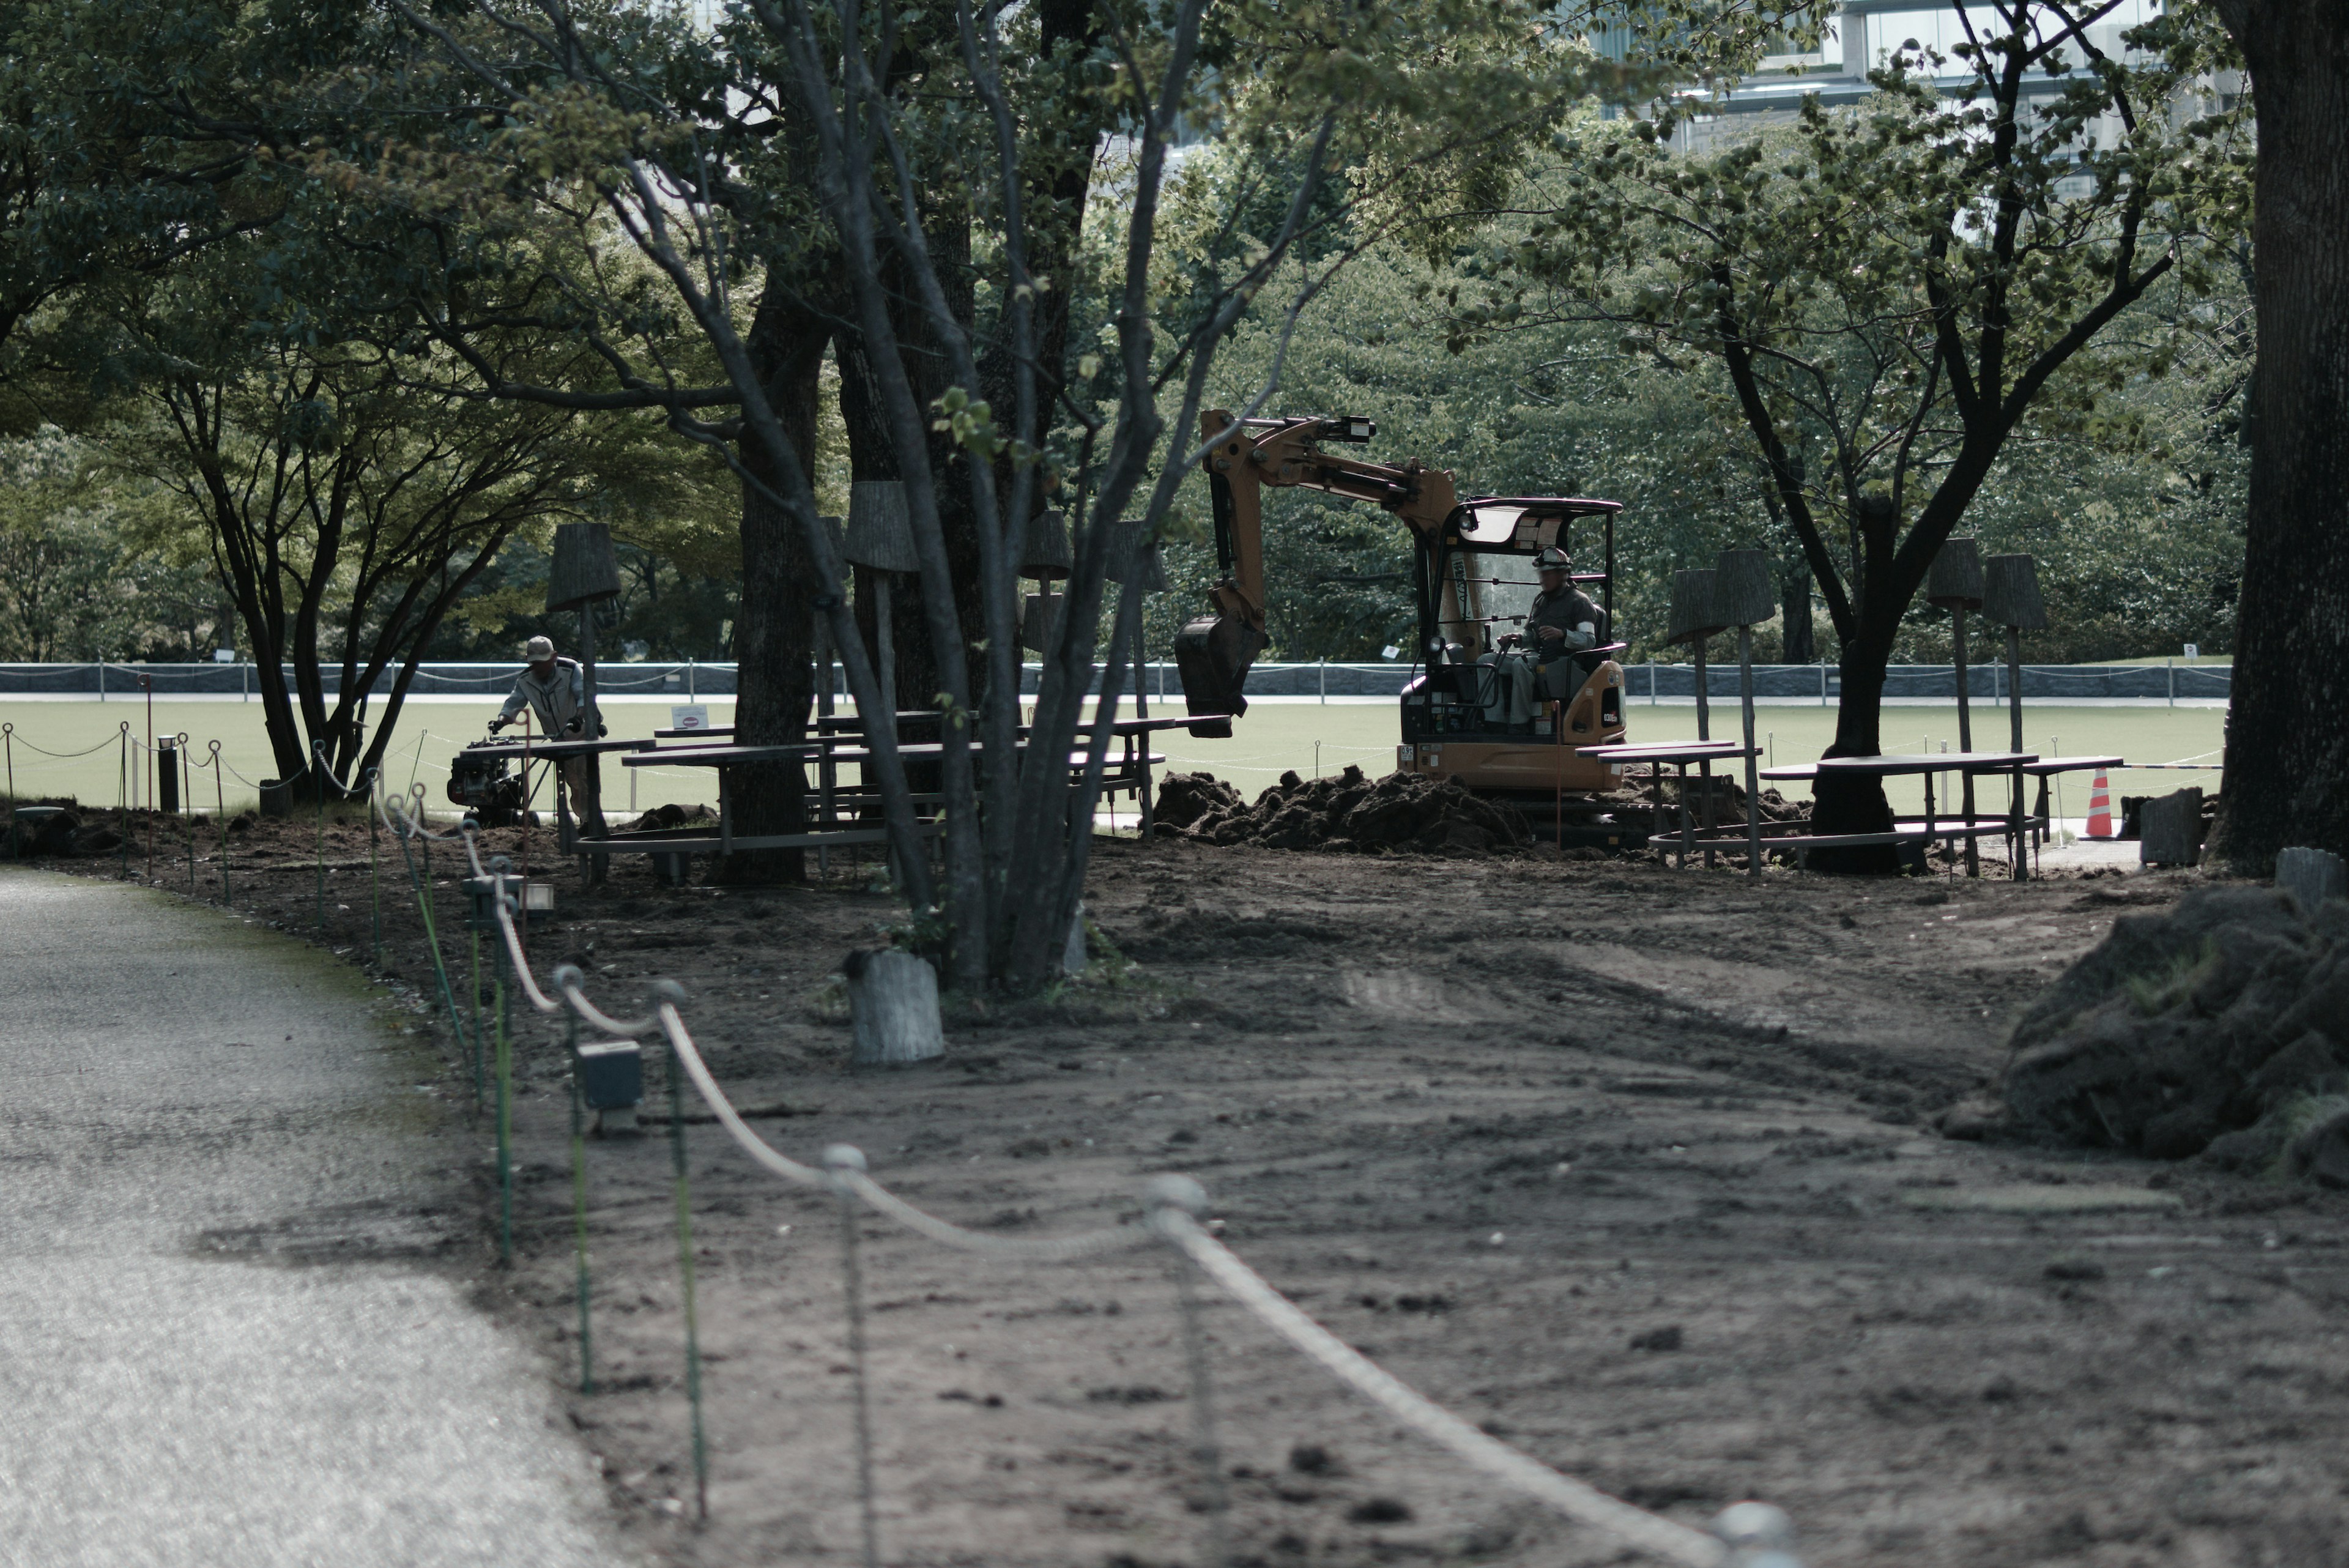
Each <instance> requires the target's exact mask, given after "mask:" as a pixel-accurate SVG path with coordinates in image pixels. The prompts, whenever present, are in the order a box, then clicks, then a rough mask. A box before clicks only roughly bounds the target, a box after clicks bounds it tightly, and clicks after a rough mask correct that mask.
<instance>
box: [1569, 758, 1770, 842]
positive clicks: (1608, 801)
mask: <svg viewBox="0 0 2349 1568" xmlns="http://www.w3.org/2000/svg"><path fill="white" fill-rule="evenodd" d="M1655 793H1656V792H1655V788H1654V786H1652V785H1651V784H1649V783H1648V782H1647V780H1646V779H1644V778H1643V779H1641V780H1640V782H1639V783H1638V784H1628V783H1627V784H1625V785H1624V787H1622V788H1620V789H1618V790H1616V791H1614V792H1613V793H1612V794H1606V795H1602V796H1600V797H1599V802H1598V804H1599V807H1600V809H1602V810H1604V811H1605V812H1606V813H1607V815H1609V816H1612V817H1613V818H1614V819H1615V820H1616V821H1617V822H1618V823H1619V824H1621V825H1622V826H1625V827H1628V828H1630V829H1632V830H1633V831H1634V832H1636V833H1637V834H1639V835H1640V842H1641V846H1642V847H1644V846H1645V840H1646V836H1647V835H1649V834H1651V833H1671V832H1677V831H1678V830H1679V828H1680V825H1681V816H1680V799H1681V790H1680V781H1679V780H1677V779H1675V778H1671V777H1669V776H1668V777H1666V778H1665V780H1664V781H1663V797H1664V798H1663V806H1662V809H1661V810H1659V809H1657V805H1656V801H1655ZM1712 794H1713V826H1714V827H1715V828H1716V829H1720V828H1723V827H1728V826H1733V825H1735V824H1739V823H1743V822H1744V820H1745V789H1744V785H1742V784H1739V783H1738V782H1737V781H1736V780H1735V779H1733V778H1728V777H1723V776H1719V775H1716V776H1715V777H1714V779H1713V790H1712ZM1688 795H1689V805H1690V808H1691V810H1692V811H1693V812H1694V813H1695V815H1696V823H1697V826H1698V827H1699V828H1700V829H1702V826H1703V825H1704V800H1705V789H1704V780H1703V778H1702V776H1700V775H1698V774H1690V775H1689V781H1688ZM1810 815H1811V813H1810V807H1809V806H1807V805H1802V804H1799V803H1797V802H1795V801H1791V800H1788V799H1787V798H1786V797H1785V795H1783V794H1779V793H1778V792H1777V791H1776V790H1775V789H1764V791H1763V792H1762V820H1763V821H1764V822H1806V821H1808V820H1809V819H1810Z"/></svg>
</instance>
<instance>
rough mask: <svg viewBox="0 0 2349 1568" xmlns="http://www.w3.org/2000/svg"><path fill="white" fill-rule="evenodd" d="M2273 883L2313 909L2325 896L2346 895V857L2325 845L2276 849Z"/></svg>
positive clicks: (2348, 886) (2348, 879)
mask: <svg viewBox="0 0 2349 1568" xmlns="http://www.w3.org/2000/svg"><path fill="white" fill-rule="evenodd" d="M2275 885H2276V886H2277V887H2278V888H2282V890H2283V891H2285V892H2287V893H2290V894H2291V895H2292V897H2293V898H2297V899H2299V900H2300V907H2301V908H2302V909H2306V910H2309V911H2311V912H2313V911H2314V910H2315V909H2316V906H2317V905H2319V904H2321V903H2323V902H2324V900H2325V899H2327V898H2349V861H2344V860H2343V859H2342V858H2341V857H2339V856H2338V855H2335V854H2333V852H2332V851H2330V850H2326V849H2279V850H2277V851H2276V869H2275Z"/></svg>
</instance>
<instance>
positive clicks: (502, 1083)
mask: <svg viewBox="0 0 2349 1568" xmlns="http://www.w3.org/2000/svg"><path fill="white" fill-rule="evenodd" d="M506 866H507V861H506V858H505V857H504V856H502V855H501V856H499V857H496V858H495V859H493V860H492V861H491V862H490V897H491V898H492V899H494V900H495V904H494V906H493V907H494V908H496V909H506V908H509V907H511V909H512V912H513V916H514V919H516V920H521V919H526V918H527V917H526V916H524V915H523V912H522V900H521V899H519V898H509V897H508V896H507V893H506ZM497 938H498V940H497V971H496V974H497V979H496V981H495V983H496V985H497V995H496V999H495V1003H494V1004H495V1006H496V1009H497V1015H498V1037H497V1038H498V1262H500V1263H501V1264H503V1265H507V1266H511V1265H512V1262H513V982H512V981H511V980H510V979H509V978H508V971H509V969H510V968H511V966H512V962H513V955H512V951H511V950H509V949H508V948H507V946H506V942H505V933H504V932H502V931H500V932H498V933H497Z"/></svg>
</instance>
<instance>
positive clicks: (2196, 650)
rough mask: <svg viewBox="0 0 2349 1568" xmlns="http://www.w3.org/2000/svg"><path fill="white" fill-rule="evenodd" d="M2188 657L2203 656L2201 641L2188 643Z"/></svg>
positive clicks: (2196, 657)
mask: <svg viewBox="0 0 2349 1568" xmlns="http://www.w3.org/2000/svg"><path fill="white" fill-rule="evenodd" d="M2186 657H2187V658H2188V659H2199V658H2201V657H2202V645H2201V644H2200V643H2199V642H2189V643H2188V644H2187V645H2186Z"/></svg>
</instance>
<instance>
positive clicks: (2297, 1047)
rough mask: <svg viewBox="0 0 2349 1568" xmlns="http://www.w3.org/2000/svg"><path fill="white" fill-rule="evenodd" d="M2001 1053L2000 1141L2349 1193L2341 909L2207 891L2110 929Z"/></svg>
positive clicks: (2348, 989)
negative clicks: (2182, 1163) (2255, 1172)
mask: <svg viewBox="0 0 2349 1568" xmlns="http://www.w3.org/2000/svg"><path fill="white" fill-rule="evenodd" d="M2002 1089H2003V1093H2004V1099H2005V1104H2004V1107H2003V1109H2004V1118H2005V1121H2006V1123H2007V1124H2008V1126H2009V1127H2012V1128H2013V1130H2016V1131H2020V1132H2024V1133H2030V1134H2035V1135H2039V1136H2043V1137H2044V1136H2053V1137H2057V1138H2060V1139H2062V1140H2063V1141H2064V1142H2067V1143H2074V1144H2085V1145H2088V1146H2091V1147H2114V1148H2123V1149H2129V1150H2133V1151H2136V1152H2139V1153H2143V1154H2146V1155H2149V1156H2151V1157H2153V1158H2158V1159H2185V1158H2189V1157H2192V1156H2195V1155H2201V1156H2203V1157H2205V1158H2208V1159H2209V1161H2210V1162H2211V1163H2213V1164H2216V1165H2218V1166H2220V1167H2221V1168H2227V1169H2236V1170H2244V1169H2253V1168H2271V1167H2276V1166H2277V1165H2278V1164H2279V1162H2281V1166H2282V1170H2283V1171H2284V1172H2285V1173H2287V1174H2291V1175H2296V1176H2302V1177H2309V1178H2313V1179H2316V1180H2318V1181H2320V1182H2323V1184H2325V1185H2328V1186H2344V1187H2349V1098H2341V1097H2338V1096H2341V1095H2342V1093H2343V1091H2344V1090H2349V904H2344V903H2342V902H2339V901H2328V902H2327V903H2325V904H2324V905H2323V906H2322V907H2320V908H2319V909H2315V910H2313V911H2311V910H2306V909H2302V907H2301V906H2300V905H2299V903H2298V902H2296V901H2295V900H2294V899H2293V898H2292V896H2291V895H2289V894H2286V893H2281V892H2277V891H2275V890H2274V889H2272V888H2210V889H2207V890H2204V891H2200V892H2197V893H2193V894H2190V895H2189V896H2188V897H2187V898H2184V899H2183V900H2181V901H2180V902H2179V904H2178V908H2177V909H2176V910H2175V911H2174V912H2172V913H2170V914H2168V915H2162V916H2150V915H2141V916H2135V917H2130V918H2126V919H2121V920H2118V921H2116V922H2115V924H2114V926H2113V931H2112V934H2111V935H2110V936H2109V937H2107V938H2106V940H2104V942H2103V943H2102V944H2100V945H2099V946H2098V947H2097V948H2096V949H2095V950H2094V951H2092V952H2090V953H2089V954H2088V955H2087V956H2086V957H2085V958H2083V959H2082V960H2081V961H2079V962H2078V963H2076V964H2075V965H2074V966H2073V967H2072V968H2071V970H2070V971H2067V972H2066V973H2065V974H2064V977H2063V978H2062V979H2061V980H2059V981H2057V982H2056V983H2055V985H2054V988H2053V989H2052V990H2050V991H2049V992H2048V993H2047V994H2046V996H2045V997H2044V998H2043V999H2042V1000H2041V1001H2040V1002H2038V1004H2037V1005H2036V1006H2034V1007H2033V1008H2032V1010H2031V1011H2030V1012H2027V1013H2025V1014H2024V1015H2023V1020H2022V1022H2021V1023H2018V1024H2017V1025H2016V1026H2015V1030H2014V1034H2013V1057H2012V1058H2011V1060H2010V1062H2009V1064H2008V1066H2007V1069H2006V1074H2005V1077H2004V1081H2003V1084H2002Z"/></svg>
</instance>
